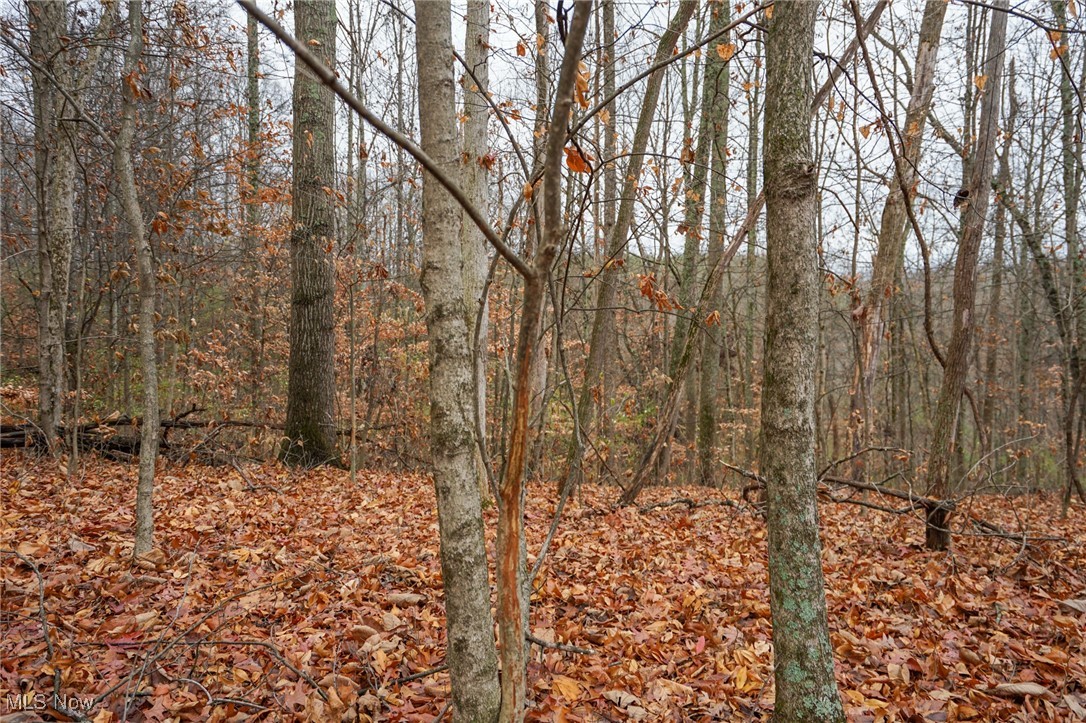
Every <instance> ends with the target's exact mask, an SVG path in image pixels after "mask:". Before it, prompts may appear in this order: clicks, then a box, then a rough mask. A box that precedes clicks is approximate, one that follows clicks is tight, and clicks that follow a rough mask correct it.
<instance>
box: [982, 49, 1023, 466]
mask: <svg viewBox="0 0 1086 723" xmlns="http://www.w3.org/2000/svg"><path fill="white" fill-rule="evenodd" d="M1007 88H1008V93H1007V98H1008V102H1009V106H1010V110H1009V112H1008V113H1007V118H1006V121H1005V122H1004V124H1003V127H1004V128H1006V129H1008V130H1007V131H1006V132H1005V134H1004V137H1003V152H1002V154H1001V156H1000V158H999V174H998V185H999V188H1000V189H1004V190H1002V191H1000V192H1003V193H1005V192H1006V190H1005V189H1008V188H1009V187H1010V181H1011V159H1010V156H1011V139H1012V138H1013V137H1014V136H1013V134H1012V131H1011V129H1013V128H1014V127H1015V123H1016V121H1017V116H1018V103H1017V101H1016V100H1015V95H1014V61H1013V60H1012V61H1011V65H1010V68H1009V69H1008V71H1007ZM1006 239H1007V208H1006V206H1005V205H1004V204H1002V203H1000V204H998V205H997V206H996V210H995V247H994V249H993V251H992V291H991V296H990V297H989V300H988V324H987V326H988V330H987V331H988V348H987V350H986V355H985V361H984V404H983V406H982V408H981V420H982V423H983V424H984V427H985V429H986V430H987V432H986V434H984V439H986V440H988V449H985V450H984V452H985V454H988V453H990V452H991V451H992V448H994V447H995V442H994V439H995V430H994V429H993V427H995V426H996V421H995V419H996V406H997V401H998V398H999V397H1000V396H1002V395H1001V394H997V393H996V390H997V389H999V387H1000V386H1001V384H1000V381H999V378H998V376H997V375H998V370H999V349H1000V347H1001V346H1002V345H1003V338H1002V334H1000V332H999V327H1000V322H1001V318H1000V311H1001V306H1002V300H1003V265H1004V250H1005V246H1006Z"/></svg>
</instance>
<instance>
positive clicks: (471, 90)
mask: <svg viewBox="0 0 1086 723" xmlns="http://www.w3.org/2000/svg"><path fill="white" fill-rule="evenodd" d="M464 32H465V38H464V65H465V66H466V67H467V69H468V70H469V71H470V72H467V73H465V75H464V115H465V116H467V120H465V122H464V152H463V154H462V157H461V161H462V162H461V172H460V181H461V185H462V187H463V189H464V193H466V194H467V196H468V198H469V199H470V200H471V203H472V204H473V205H474V206H475V207H476V208H478V209H481V210H483V211H484V212H485V211H486V210H487V208H488V206H489V203H490V179H489V177H488V173H487V170H488V168H489V166H490V165H492V163H493V157H491V158H488V157H487V154H488V153H489V152H490V151H489V147H488V145H487V134H486V131H487V121H488V119H489V117H490V108H489V105H488V104H487V100H486V95H485V94H486V93H487V92H488V90H487V83H488V82H489V74H488V71H487V68H488V65H487V60H488V58H489V55H490V2H489V0H470V2H468V14H467V19H466V22H465V24H464ZM460 233H461V236H462V239H461V246H462V254H463V259H464V294H465V301H466V303H467V305H468V307H467V308H468V335H469V338H470V339H472V340H473V347H472V358H473V360H474V361H473V364H474V368H475V371H474V374H475V410H476V411H475V418H476V419H477V420H478V425H477V426H478V433H479V434H481V435H483V438H484V439H485V437H486V349H487V334H488V327H489V320H490V319H489V316H490V305H489V303H488V302H487V298H486V296H485V295H484V287H485V285H486V277H487V269H488V267H489V258H488V255H487V248H488V247H487V243H486V239H485V238H484V237H483V233H482V231H480V230H479V227H478V226H476V225H475V223H474V222H473V221H472V220H471V217H470V216H468V215H467V214H466V213H465V214H463V219H462V220H461V223H460ZM476 324H478V328H476ZM485 464H486V460H484V459H482V457H480V459H479V460H478V464H477V465H476V466H477V472H478V475H479V490H480V491H481V492H482V494H483V495H484V496H485V495H486V494H488V493H487V490H488V487H489V485H488V484H487V476H486V469H485V468H484V466H483V465H485Z"/></svg>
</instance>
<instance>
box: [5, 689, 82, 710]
mask: <svg viewBox="0 0 1086 723" xmlns="http://www.w3.org/2000/svg"><path fill="white" fill-rule="evenodd" d="M50 703H52V706H51V707H52V708H54V709H56V710H90V709H91V705H92V704H93V703H94V699H93V698H90V697H89V696H88V697H83V698H81V697H79V696H76V695H64V694H63V693H60V694H56V695H47V694H46V693H34V692H27V693H23V694H21V695H8V696H5V698H4V704H5V707H6V708H7V709H8V710H12V711H16V710H45V709H46V708H49V707H50Z"/></svg>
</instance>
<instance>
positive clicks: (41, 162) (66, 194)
mask: <svg viewBox="0 0 1086 723" xmlns="http://www.w3.org/2000/svg"><path fill="white" fill-rule="evenodd" d="M27 12H28V15H29V19H30V54H31V57H32V58H33V59H34V60H36V61H37V62H38V64H39V65H40V66H41V67H42V69H39V68H32V69H31V77H32V78H33V85H34V143H35V150H34V157H35V169H36V171H37V182H38V184H39V189H38V274H39V279H38V281H39V284H40V287H39V288H40V293H39V296H38V305H39V306H38V308H39V328H38V367H39V370H38V374H39V379H38V424H39V426H40V427H41V429H42V432H43V434H44V435H45V440H46V443H47V444H48V445H49V448H50V449H51V450H52V451H53V453H54V454H59V451H60V440H59V439H58V438H57V428H58V427H59V426H60V425H61V423H62V422H63V417H64V399H65V396H66V392H67V388H66V387H67V385H66V370H65V364H64V348H65V347H64V329H65V319H66V318H67V314H68V282H69V276H70V274H71V263H72V241H73V236H74V227H75V218H74V205H75V144H76V142H77V139H76V132H77V124H78V121H77V120H76V115H77V114H76V111H75V109H74V108H72V107H71V104H70V102H69V101H68V100H67V99H66V98H65V97H64V95H63V93H62V92H61V91H60V88H58V87H57V85H60V86H62V87H64V88H66V89H70V88H71V87H72V73H71V65H70V62H69V54H68V49H67V45H68V43H69V42H70V41H69V40H68V38H67V36H68V12H67V5H66V4H65V3H63V2H57V1H56V0H28V2H27ZM50 74H51V75H52V78H50V77H49V75H50Z"/></svg>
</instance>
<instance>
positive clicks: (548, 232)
mask: <svg viewBox="0 0 1086 723" xmlns="http://www.w3.org/2000/svg"><path fill="white" fill-rule="evenodd" d="M426 3H427V0H418V1H417V6H419V5H425V4H426ZM591 14H592V2H591V0H577V3H576V10H575V12H574V16H573V21H572V23H571V24H570V28H569V33H568V35H567V37H566V47H565V57H564V58H563V60H562V70H561V72H560V74H559V78H558V86H557V88H556V89H555V96H554V112H553V114H552V115H551V122H550V127H549V128H548V131H547V145H546V152H545V155H544V166H543V168H544V175H543V208H544V214H545V215H544V224H543V240H542V244H541V245H540V246H539V249H538V251H537V253H536V255H535V258H534V259H533V260H532V265H531V267H530V271H529V273H527V274H525V277H524V307H523V313H522V315H521V320H520V330H519V332H518V334H517V351H516V360H517V361H516V372H515V373H516V382H515V386H514V399H513V411H512V414H511V416H512V425H511V432H510V435H509V459H508V462H507V464H506V468H505V474H504V475H503V477H502V481H501V486H500V488H499V493H500V494H499V508H498V639H499V641H500V642H501V669H502V684H501V714H500V716H499V720H501V721H503V723H504V722H505V721H511V722H513V723H519V721H523V720H524V712H525V705H526V704H527V697H528V681H527V655H526V652H527V651H526V650H525V645H526V640H525V634H526V632H527V630H526V625H527V621H526V619H525V618H526V615H525V609H526V607H527V604H528V601H527V600H526V599H524V598H525V596H526V594H527V592H528V591H527V590H526V587H525V586H524V574H523V570H524V568H523V550H524V493H525V487H524V471H525V466H526V462H527V451H528V416H529V414H528V413H529V408H530V406H531V391H532V362H533V357H534V355H535V354H536V349H537V347H538V345H539V338H540V333H539V330H540V326H541V324H542V320H543V302H544V300H545V298H546V290H547V284H548V281H549V279H550V273H551V266H552V265H553V264H554V259H555V256H556V255H557V253H558V248H559V246H560V245H561V241H562V238H563V228H562V149H563V147H565V144H566V123H565V121H566V119H567V118H569V114H570V110H571V109H572V107H573V88H574V83H575V77H576V73H577V66H578V64H579V62H580V57H581V47H582V45H583V43H584V37H585V32H586V30H587V29H588V19H589V17H590V16H591ZM419 29H420V32H421V30H422V28H421V26H420V28H419ZM420 52H421V51H420Z"/></svg>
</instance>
